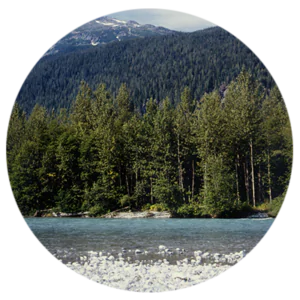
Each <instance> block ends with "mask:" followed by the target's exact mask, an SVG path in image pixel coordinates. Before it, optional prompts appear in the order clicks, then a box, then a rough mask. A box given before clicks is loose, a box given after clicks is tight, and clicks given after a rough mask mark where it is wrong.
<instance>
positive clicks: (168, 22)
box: [109, 9, 215, 31]
mask: <svg viewBox="0 0 300 300" xmlns="http://www.w3.org/2000/svg"><path fill="white" fill-rule="evenodd" d="M109 16H110V17H113V18H117V19H120V20H124V21H129V20H134V21H136V22H138V23H140V24H152V25H156V26H163V27H166V28H169V29H173V30H178V31H196V30H199V29H203V28H207V27H212V26H215V25H214V24H213V23H210V22H208V21H206V20H203V19H201V18H198V17H195V16H192V15H189V14H185V13H181V12H176V11H172V10H162V9H136V10H127V11H122V12H118V13H114V14H111V15H109Z"/></svg>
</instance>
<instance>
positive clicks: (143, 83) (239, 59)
mask: <svg viewBox="0 0 300 300" xmlns="http://www.w3.org/2000/svg"><path fill="white" fill-rule="evenodd" d="M243 66H245V68H246V70H248V71H250V72H251V73H252V74H253V76H254V77H255V78H257V79H258V80H259V81H260V82H261V83H262V84H263V85H264V87H266V88H268V89H270V88H272V87H273V86H274V81H273V79H272V77H271V76H270V74H269V72H268V71H267V70H266V68H265V67H264V65H263V64H262V63H261V61H260V60H259V59H258V58H257V57H256V55H255V54H253V52H252V51H251V50H250V49H249V48H247V47H246V46H245V45H244V44H243V43H242V42H240V41H239V40H238V39H236V38H235V37H234V36H232V35H231V34H230V33H228V32H227V31H225V30H223V29H221V28H218V27H214V28H209V29H205V30H201V31H197V32H193V33H177V34H174V35H166V36H155V37H146V38H143V39H140V38H138V39H134V40H130V41H121V42H113V43H110V44H107V45H105V46H101V47H95V48H92V49H89V50H84V51H77V52H75V53H69V54H57V55H55V56H46V57H43V58H42V59H41V60H40V61H39V62H38V63H37V64H36V66H35V67H34V68H33V70H32V71H31V72H30V74H29V76H28V77H27V79H26V81H25V82H24V84H23V86H22V88H21V90H20V93H19V95H18V98H17V102H18V103H19V104H20V105H21V106H22V108H23V109H24V110H25V111H26V113H31V111H32V109H33V107H34V105H35V104H40V105H42V106H44V107H45V108H46V109H47V110H52V109H53V108H54V109H56V110H57V109H59V108H67V109H69V108H70V107H71V105H72V103H73V100H74V99H75V97H76V95H77V93H78V88H79V86H80V82H81V80H84V81H86V82H87V83H88V84H89V86H90V87H91V88H92V89H93V90H94V89H96V88H97V85H98V84H99V83H100V82H102V83H105V84H106V87H107V88H108V89H109V90H110V91H111V92H112V96H113V97H114V98H115V97H116V95H117V92H118V89H119V87H120V86H121V84H122V83H124V82H125V83H126V84H127V87H128V89H129V91H130V98H131V99H132V101H134V105H135V106H136V107H137V108H138V109H139V110H140V111H141V112H143V110H144V106H145V102H146V101H147V99H150V98H151V97H152V98H153V99H156V100H158V101H159V102H160V101H162V100H163V99H165V98H166V97H169V99H170V100H171V101H172V102H173V103H172V104H175V105H176V104H177V103H178V102H180V95H181V92H182V90H183V89H184V87H185V86H188V87H189V88H190V91H191V94H192V97H193V98H195V99H200V98H201V97H202V96H203V95H204V93H205V92H207V93H209V92H212V91H213V90H214V89H217V88H219V86H220V85H221V84H222V83H225V85H228V84H229V83H230V81H231V80H233V79H235V78H236V77H237V76H238V74H239V73H240V72H241V70H242V68H243Z"/></svg>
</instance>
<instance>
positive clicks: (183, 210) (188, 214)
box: [176, 203, 205, 218]
mask: <svg viewBox="0 0 300 300" xmlns="http://www.w3.org/2000/svg"><path fill="white" fill-rule="evenodd" d="M176 215H177V216H178V217H180V218H199V217H203V216H205V212H204V210H203V206H202V205H199V204H198V203H185V204H183V205H181V206H180V207H179V208H178V209H177V211H176Z"/></svg>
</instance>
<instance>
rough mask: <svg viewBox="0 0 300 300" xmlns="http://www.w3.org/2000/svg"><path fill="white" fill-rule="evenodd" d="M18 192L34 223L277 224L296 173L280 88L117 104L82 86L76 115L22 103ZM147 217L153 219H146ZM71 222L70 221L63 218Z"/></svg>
mask: <svg viewBox="0 0 300 300" xmlns="http://www.w3.org/2000/svg"><path fill="white" fill-rule="evenodd" d="M7 163H8V173H9V178H10V182H11V186H12V190H13V193H14V196H15V199H16V201H17V204H18V206H19V208H20V210H21V213H22V214H23V215H24V216H33V215H34V214H35V213H36V212H41V211H47V210H50V209H52V210H53V211H54V212H56V213H58V212H64V213H65V214H71V215H72V214H73V215H76V214H78V213H80V212H89V213H88V214H89V215H90V216H92V217H97V216H103V215H106V214H109V213H111V212H114V211H117V210H122V209H123V208H127V207H128V208H129V209H130V210H131V211H148V214H149V216H150V215H151V214H154V215H155V213H153V212H164V211H167V212H169V213H170V215H171V216H172V217H180V218H206V217H209V218H237V217H247V216H249V215H251V214H254V213H255V212H256V211H267V212H268V215H270V216H273V217H275V216H276V215H277V213H278V211H279V209H280V207H281V204H282V202H283V199H284V196H285V193H286V190H287V186H288V183H289V178H290V173H291V166H292V133H291V127H290V122H289V118H288V114H287V111H286V107H285V105H284V102H283V99H282V96H281V94H280V92H279V90H278V88H277V87H276V86H275V87H274V88H272V89H271V90H268V89H266V88H265V87H264V86H262V84H261V83H259V82H258V81H257V80H256V79H255V78H254V77H253V76H252V75H251V74H250V73H248V72H247V71H246V70H243V71H242V72H241V73H240V74H239V75H238V76H237V78H236V79H235V80H233V81H232V82H231V83H229V84H228V85H222V86H221V87H220V89H219V90H215V91H213V92H211V93H209V94H204V96H203V97H202V98H201V99H200V100H196V99H193V98H192V96H191V92H190V90H189V88H188V87H186V88H185V89H184V90H183V91H182V94H181V101H180V102H179V103H175V102H174V101H173V99H169V98H168V97H167V98H165V99H163V100H161V101H160V102H159V101H157V100H155V99H152V98H151V99H148V100H147V102H146V103H145V106H144V107H143V109H142V111H141V110H139V109H138V108H137V107H135V106H134V99H131V98H130V93H129V91H128V89H127V87H126V85H125V84H122V85H121V87H120V89H119V92H118V93H117V95H112V94H111V93H110V92H109V91H108V90H107V89H106V87H105V85H104V84H100V85H99V86H98V88H97V89H96V90H94V91H93V90H92V89H91V88H90V87H89V86H88V85H87V83H85V82H82V83H81V86H80V91H79V93H78V95H77V97H76V100H75V101H74V103H73V106H72V108H71V109H70V110H69V111H67V110H66V109H60V110H57V111H54V110H52V111H47V110H46V108H45V107H42V106H40V105H36V106H35V107H34V109H33V111H32V112H31V114H30V115H29V116H26V114H25V112H24V111H23V110H22V108H21V107H20V106H19V105H18V104H17V103H16V104H15V106H14V108H13V112H12V115H11V119H10V124H9V129H8V136H7ZM146 214H147V213H146ZM60 215H61V216H62V214H60Z"/></svg>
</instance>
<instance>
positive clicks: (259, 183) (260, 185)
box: [257, 165, 263, 203]
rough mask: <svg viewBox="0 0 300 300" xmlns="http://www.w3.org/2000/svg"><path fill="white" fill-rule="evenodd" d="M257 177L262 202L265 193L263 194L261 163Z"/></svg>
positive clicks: (259, 197) (259, 198) (260, 201)
mask: <svg viewBox="0 0 300 300" xmlns="http://www.w3.org/2000/svg"><path fill="white" fill-rule="evenodd" d="M257 178H258V202H259V203H262V202H263V201H262V200H263V199H262V198H263V195H262V179H261V167H260V165H259V166H258V173H257Z"/></svg>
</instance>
